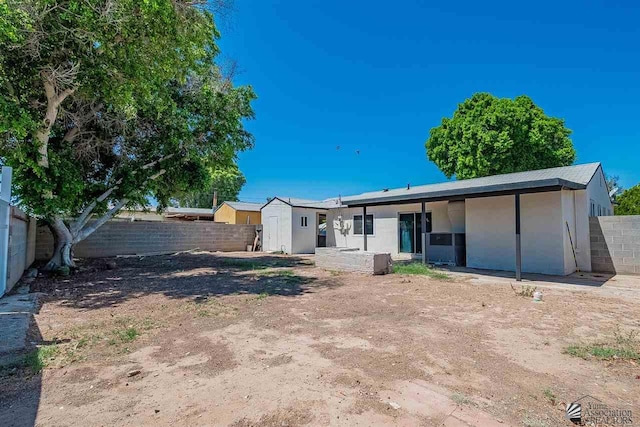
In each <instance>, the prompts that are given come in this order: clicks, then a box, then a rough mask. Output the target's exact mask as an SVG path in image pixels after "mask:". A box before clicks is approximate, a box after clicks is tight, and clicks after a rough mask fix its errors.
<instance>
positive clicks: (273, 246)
mask: <svg viewBox="0 0 640 427" xmlns="http://www.w3.org/2000/svg"><path fill="white" fill-rule="evenodd" d="M279 237H280V230H279V229H278V217H277V216H270V217H269V218H268V219H267V236H266V242H265V245H264V246H265V249H266V250H268V251H279V250H280V241H279V240H280V239H279Z"/></svg>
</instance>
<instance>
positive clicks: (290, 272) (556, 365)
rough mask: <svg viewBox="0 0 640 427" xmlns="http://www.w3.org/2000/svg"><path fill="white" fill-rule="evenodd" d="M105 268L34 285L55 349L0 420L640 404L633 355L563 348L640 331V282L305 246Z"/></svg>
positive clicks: (434, 415) (556, 413)
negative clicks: (399, 268)
mask: <svg viewBox="0 0 640 427" xmlns="http://www.w3.org/2000/svg"><path fill="white" fill-rule="evenodd" d="M243 259H248V260H250V261H246V260H245V261H242V260H243ZM238 260H240V261H238ZM104 265H105V260H95V261H92V262H87V263H85V264H83V270H82V271H81V272H80V273H79V274H77V275H75V276H73V277H72V278H54V279H38V280H37V281H36V282H35V283H34V284H33V285H34V286H33V287H34V288H35V290H37V291H40V292H43V293H44V294H45V296H44V305H43V307H42V309H41V310H40V313H39V314H38V315H37V316H36V319H35V322H34V325H33V330H32V334H33V341H34V343H38V344H42V343H45V344H52V345H55V351H56V353H55V354H54V355H53V356H52V357H51V358H50V359H49V360H47V361H46V362H47V363H48V366H47V368H45V369H44V370H43V371H42V373H41V374H32V373H30V371H29V370H28V369H24V370H18V371H17V372H16V371H10V372H9V373H7V372H5V373H3V374H2V375H0V395H1V396H2V398H1V399H0V425H2V426H5V425H6V426H10V425H33V424H35V425H42V426H101V425H123V426H139V425H153V426H193V425H232V426H253V425H256V426H257V425H260V426H282V425H288V426H295V425H329V424H331V425H345V426H351V425H389V424H393V425H407V426H409V425H425V426H432V425H434V426H435V425H446V426H466V425H478V426H491V425H529V426H558V425H571V424H570V423H569V422H568V421H565V420H564V419H563V417H564V405H565V404H566V403H567V402H571V401H573V400H575V399H577V398H579V397H581V396H583V395H587V394H588V395H591V396H593V397H595V398H597V399H600V400H601V401H603V402H604V403H606V404H608V405H610V406H611V407H614V408H620V409H631V410H633V412H634V414H636V417H640V406H639V404H640V402H639V401H640V399H639V397H640V370H639V368H638V366H637V365H636V363H634V362H632V361H622V360H612V361H598V360H583V359H579V358H575V357H572V356H569V355H567V354H565V353H564V352H563V350H564V349H565V348H566V347H567V346H568V345H571V344H573V343H577V342H586V341H589V340H592V339H595V338H596V337H598V336H607V335H609V334H611V333H612V331H614V330H616V329H622V330H638V329H640V309H638V296H639V295H638V293H640V290H638V292H637V293H633V294H631V293H628V292H627V293H623V294H619V293H616V292H613V293H607V292H603V291H602V290H601V289H598V288H594V289H586V290H583V289H579V290H576V287H575V286H573V287H567V289H563V288H562V287H561V286H556V287H553V288H549V289H545V290H544V292H545V295H544V302H543V303H540V304H536V303H533V302H532V301H531V300H530V299H529V298H523V297H518V296H515V295H514V292H513V291H512V289H511V288H510V287H509V286H508V285H505V283H504V282H498V281H496V283H491V282H490V281H488V282H487V281H486V280H485V281H484V282H483V283H482V284H478V283H475V282H474V281H473V280H470V279H468V278H465V276H464V275H462V276H460V275H455V276H453V279H452V280H448V281H439V280H434V279H430V278H428V277H422V276H402V275H389V276H377V277H370V276H364V275H358V274H348V273H336V272H329V271H323V270H321V269H318V268H316V267H314V266H313V265H312V263H311V262H310V259H308V258H299V257H291V256H289V257H287V256H275V255H274V256H271V255H269V256H265V255H262V256H258V255H251V254H209V253H196V254H183V255H178V256H157V257H148V258H143V259H138V258H125V259H118V260H117V268H116V269H114V270H108V269H105V268H104ZM252 268H256V269H255V270H254V269H252ZM136 371H140V372H139V373H136ZM130 374H134V375H132V376H129V375H130ZM635 421H636V422H637V420H635Z"/></svg>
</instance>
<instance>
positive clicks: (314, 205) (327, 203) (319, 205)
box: [262, 196, 339, 209]
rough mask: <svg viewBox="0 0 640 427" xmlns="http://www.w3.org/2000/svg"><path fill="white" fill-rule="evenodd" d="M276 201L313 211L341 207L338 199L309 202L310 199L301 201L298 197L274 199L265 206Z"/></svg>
mask: <svg viewBox="0 0 640 427" xmlns="http://www.w3.org/2000/svg"><path fill="white" fill-rule="evenodd" d="M274 200H280V201H281V202H283V203H286V204H287V205H289V206H292V207H294V208H311V209H331V208H335V207H337V206H338V205H339V201H338V199H337V198H334V199H325V200H308V199H299V198H296V197H280V196H277V197H274V198H273V199H271V200H269V202H267V203H266V204H265V205H264V206H262V207H263V208H264V207H265V206H267V205H268V204H269V203H271V202H273V201H274Z"/></svg>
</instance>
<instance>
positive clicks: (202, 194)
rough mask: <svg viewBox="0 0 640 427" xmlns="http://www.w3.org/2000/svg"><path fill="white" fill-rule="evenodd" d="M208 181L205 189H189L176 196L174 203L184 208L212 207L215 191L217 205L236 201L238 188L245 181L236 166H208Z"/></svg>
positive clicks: (239, 188) (238, 192) (240, 187)
mask: <svg viewBox="0 0 640 427" xmlns="http://www.w3.org/2000/svg"><path fill="white" fill-rule="evenodd" d="M208 172H209V173H208V176H209V183H208V184H207V187H206V188H207V190H206V191H196V192H193V191H190V192H188V193H187V194H185V195H182V196H179V197H177V198H176V203H177V205H178V206H180V207H185V208H212V207H213V193H214V192H217V198H218V205H220V204H221V203H222V202H237V201H238V194H240V190H241V189H242V187H243V186H244V184H245V183H246V182H247V180H246V179H245V177H244V175H243V174H242V172H240V169H238V166H237V165H235V164H233V165H231V166H230V167H225V168H213V167H212V168H209V171H208Z"/></svg>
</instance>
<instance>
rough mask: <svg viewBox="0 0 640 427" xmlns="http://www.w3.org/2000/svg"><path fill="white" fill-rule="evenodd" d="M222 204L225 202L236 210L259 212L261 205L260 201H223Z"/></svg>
mask: <svg viewBox="0 0 640 427" xmlns="http://www.w3.org/2000/svg"><path fill="white" fill-rule="evenodd" d="M222 204H223V205H224V204H227V205H229V206H231V207H232V208H233V209H235V210H237V211H249V212H260V208H261V207H262V203H250V202H223V203H222ZM220 206H222V205H220ZM220 206H218V209H220ZM216 210H217V209H216Z"/></svg>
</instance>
